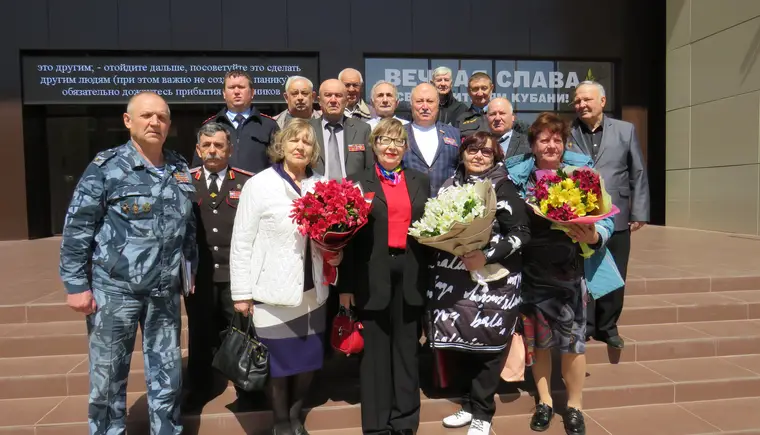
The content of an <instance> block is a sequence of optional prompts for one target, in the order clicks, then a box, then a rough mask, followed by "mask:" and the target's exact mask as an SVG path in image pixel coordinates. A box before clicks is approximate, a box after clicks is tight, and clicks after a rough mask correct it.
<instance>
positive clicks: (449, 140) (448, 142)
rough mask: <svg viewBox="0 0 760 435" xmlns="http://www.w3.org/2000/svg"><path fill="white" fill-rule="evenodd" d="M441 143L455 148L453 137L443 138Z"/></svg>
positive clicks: (455, 143) (455, 142)
mask: <svg viewBox="0 0 760 435" xmlns="http://www.w3.org/2000/svg"><path fill="white" fill-rule="evenodd" d="M443 143H445V144H446V145H452V146H457V141H456V139H454V138H453V137H444V138H443Z"/></svg>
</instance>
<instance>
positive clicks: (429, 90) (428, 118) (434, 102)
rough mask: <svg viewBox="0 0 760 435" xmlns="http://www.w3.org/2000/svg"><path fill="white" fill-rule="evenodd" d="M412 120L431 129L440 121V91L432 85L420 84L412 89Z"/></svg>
mask: <svg viewBox="0 0 760 435" xmlns="http://www.w3.org/2000/svg"><path fill="white" fill-rule="evenodd" d="M412 118H413V119H414V123H415V124H417V125H419V126H422V127H429V126H431V125H433V124H435V121H436V120H437V119H438V90H437V89H436V88H435V86H433V85H431V84H430V83H420V84H419V85H417V86H416V87H415V88H414V89H412Z"/></svg>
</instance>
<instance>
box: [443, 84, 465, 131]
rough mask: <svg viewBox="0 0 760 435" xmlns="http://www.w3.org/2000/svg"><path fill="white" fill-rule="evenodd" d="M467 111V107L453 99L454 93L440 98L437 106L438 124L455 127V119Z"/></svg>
mask: <svg viewBox="0 0 760 435" xmlns="http://www.w3.org/2000/svg"><path fill="white" fill-rule="evenodd" d="M439 96H440V94H439ZM466 111H467V106H466V105H465V104H464V103H462V102H460V101H459V100H457V99H456V98H454V92H449V93H448V94H446V96H445V97H442V98H441V100H440V102H439V105H438V122H440V123H441V124H449V125H452V126H454V127H456V125H455V123H456V121H457V118H459V116H460V115H461V114H463V113H465V112H466Z"/></svg>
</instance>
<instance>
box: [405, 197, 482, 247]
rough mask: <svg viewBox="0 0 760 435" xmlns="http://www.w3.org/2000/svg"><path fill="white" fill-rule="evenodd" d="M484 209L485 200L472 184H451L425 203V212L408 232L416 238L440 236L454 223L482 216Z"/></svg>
mask: <svg viewBox="0 0 760 435" xmlns="http://www.w3.org/2000/svg"><path fill="white" fill-rule="evenodd" d="M485 211H486V207H485V201H484V200H483V198H481V197H480V195H478V193H477V192H476V191H475V185H474V184H465V185H463V186H451V187H448V188H446V189H444V190H443V191H442V192H441V193H440V194H439V195H438V196H437V197H435V198H431V199H429V200H428V201H427V202H426V203H425V214H424V215H423V216H422V218H421V219H420V220H418V221H417V222H415V223H414V224H412V227H411V228H410V229H409V234H410V235H411V236H413V237H417V238H419V237H435V236H440V235H441V234H446V233H448V232H449V231H450V230H451V227H453V226H454V224H455V223H463V224H469V223H470V222H472V221H473V220H475V219H476V218H482V217H483V216H484V215H485Z"/></svg>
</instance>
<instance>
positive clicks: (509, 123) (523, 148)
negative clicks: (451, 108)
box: [485, 97, 531, 160]
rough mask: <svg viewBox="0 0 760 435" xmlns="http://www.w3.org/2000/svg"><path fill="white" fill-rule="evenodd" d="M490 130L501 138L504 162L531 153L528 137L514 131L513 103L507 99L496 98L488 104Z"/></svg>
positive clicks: (487, 117)
mask: <svg viewBox="0 0 760 435" xmlns="http://www.w3.org/2000/svg"><path fill="white" fill-rule="evenodd" d="M485 119H486V123H487V124H488V130H489V131H490V132H491V133H492V134H493V135H494V136H496V137H498V138H499V146H501V148H502V149H503V150H504V160H506V159H508V158H510V157H513V156H517V155H520V154H527V153H529V152H531V151H530V144H529V143H528V135H527V134H524V133H520V132H518V131H516V130H514V129H513V128H512V127H513V126H514V124H515V115H514V113H513V112H512V103H510V102H509V100H507V99H506V98H501V97H499V98H494V99H493V100H491V102H490V103H488V111H487V112H486V116H485Z"/></svg>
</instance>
